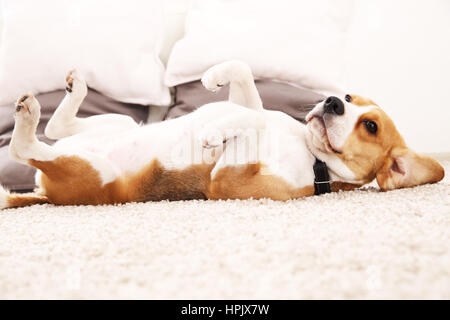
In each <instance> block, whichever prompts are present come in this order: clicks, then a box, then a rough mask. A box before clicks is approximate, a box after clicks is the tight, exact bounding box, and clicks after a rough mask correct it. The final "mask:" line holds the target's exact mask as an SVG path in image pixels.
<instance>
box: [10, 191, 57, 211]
mask: <svg viewBox="0 0 450 320" xmlns="http://www.w3.org/2000/svg"><path fill="white" fill-rule="evenodd" d="M48 202H49V201H48V199H47V197H44V196H40V195H37V194H35V193H24V194H19V193H13V194H11V195H9V196H8V198H7V206H8V208H19V207H26V206H32V205H35V204H44V203H48Z"/></svg>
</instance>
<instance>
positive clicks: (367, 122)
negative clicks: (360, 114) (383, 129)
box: [364, 120, 378, 135]
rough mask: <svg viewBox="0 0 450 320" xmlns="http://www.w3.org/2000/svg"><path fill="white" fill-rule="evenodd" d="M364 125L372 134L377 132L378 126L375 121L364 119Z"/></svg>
mask: <svg viewBox="0 0 450 320" xmlns="http://www.w3.org/2000/svg"><path fill="white" fill-rule="evenodd" d="M364 126H365V127H366V130H367V132H368V133H370V134H373V135H375V134H377V131H378V126H377V124H376V122H375V121H371V120H364Z"/></svg>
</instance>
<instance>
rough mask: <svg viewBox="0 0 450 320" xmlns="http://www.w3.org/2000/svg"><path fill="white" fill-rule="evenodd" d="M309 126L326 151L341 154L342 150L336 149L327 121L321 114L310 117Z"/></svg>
mask: <svg viewBox="0 0 450 320" xmlns="http://www.w3.org/2000/svg"><path fill="white" fill-rule="evenodd" d="M308 127H309V130H310V131H311V133H312V134H313V136H314V137H315V138H316V139H317V140H319V141H320V144H321V145H322V146H323V148H322V149H325V150H324V151H327V152H331V153H337V154H341V153H342V152H340V151H338V150H336V149H335V148H334V147H333V145H332V144H331V142H330V139H329V137H328V131H327V126H326V124H325V121H324V120H323V118H322V117H320V116H312V117H311V118H310V119H308Z"/></svg>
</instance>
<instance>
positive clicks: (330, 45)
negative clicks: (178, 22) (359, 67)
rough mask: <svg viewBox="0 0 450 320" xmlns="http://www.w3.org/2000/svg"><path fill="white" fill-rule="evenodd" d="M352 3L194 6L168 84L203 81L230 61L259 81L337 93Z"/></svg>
mask: <svg viewBox="0 0 450 320" xmlns="http://www.w3.org/2000/svg"><path fill="white" fill-rule="evenodd" d="M351 5H352V1H350V0H349V1H335V0H316V1H311V0H297V1H286V0H280V1H276V3H274V2H271V1H267V2H265V1H255V0H242V1H228V0H207V1H195V2H194V4H193V6H192V8H191V9H190V10H189V12H188V16H187V21H186V30H185V36H184V38H182V39H181V40H179V41H178V42H177V43H176V44H175V46H174V48H173V50H172V53H171V55H170V58H169V61H168V65H167V70H166V78H165V81H166V84H167V85H169V86H174V85H177V84H180V83H185V82H189V81H193V80H197V79H200V77H201V75H202V74H203V72H204V71H205V70H207V69H208V68H209V67H211V66H212V65H214V64H217V63H220V62H222V61H225V60H229V59H239V60H242V61H245V62H247V63H248V64H249V65H250V66H251V68H252V70H253V72H254V74H255V75H256V76H258V77H270V78H277V79H280V80H286V81H289V82H292V83H296V84H299V85H302V86H305V87H311V88H323V89H325V90H326V89H330V90H333V89H336V87H338V86H337V85H336V84H337V83H339V81H340V79H341V78H342V75H343V71H344V70H343V66H344V50H345V44H346V43H345V40H346V37H345V33H346V28H347V27H348V18H349V17H348V15H349V14H350V13H351V11H350V10H349V8H350V7H351Z"/></svg>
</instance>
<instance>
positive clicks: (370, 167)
mask: <svg viewBox="0 0 450 320" xmlns="http://www.w3.org/2000/svg"><path fill="white" fill-rule="evenodd" d="M363 120H371V121H375V122H376V123H377V126H378V132H377V134H376V135H372V134H370V133H368V132H367V130H366V128H365V126H364V124H363V122H362V121H363ZM396 146H398V147H401V146H405V142H404V140H403V138H402V137H401V135H400V134H399V133H398V131H397V129H396V127H395V125H394V123H393V121H392V120H391V119H390V118H389V117H388V116H387V114H386V113H385V112H384V111H383V110H381V109H379V108H376V109H374V110H371V111H369V112H366V113H365V114H363V115H361V116H360V118H359V119H358V121H357V122H356V124H355V128H354V130H353V132H352V134H351V135H350V136H349V137H348V138H347V140H346V141H345V144H344V146H343V148H342V149H341V151H342V154H340V155H338V156H339V158H341V160H342V161H343V162H344V163H345V164H346V165H347V167H348V168H349V169H350V170H352V171H353V173H354V174H355V176H356V178H357V179H358V180H362V181H364V182H366V183H367V182H370V181H372V180H373V179H374V178H375V175H376V173H377V171H378V170H379V169H380V168H381V167H382V166H383V164H384V162H385V161H386V158H387V157H388V156H389V153H390V151H391V150H392V148H394V147H396Z"/></svg>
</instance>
